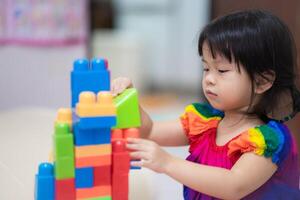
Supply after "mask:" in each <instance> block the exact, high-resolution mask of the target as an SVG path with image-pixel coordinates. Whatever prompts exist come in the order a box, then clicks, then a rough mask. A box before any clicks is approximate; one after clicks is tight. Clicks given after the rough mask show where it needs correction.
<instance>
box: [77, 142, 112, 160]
mask: <svg viewBox="0 0 300 200" xmlns="http://www.w3.org/2000/svg"><path fill="white" fill-rule="evenodd" d="M111 152H112V150H111V144H100V145H89V146H75V157H76V158H81V157H88V156H99V155H105V154H111Z"/></svg>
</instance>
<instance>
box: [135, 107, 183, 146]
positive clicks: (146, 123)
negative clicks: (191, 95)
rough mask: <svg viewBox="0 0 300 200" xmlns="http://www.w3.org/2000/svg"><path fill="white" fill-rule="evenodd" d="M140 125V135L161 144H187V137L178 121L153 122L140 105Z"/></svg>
mask: <svg viewBox="0 0 300 200" xmlns="http://www.w3.org/2000/svg"><path fill="white" fill-rule="evenodd" d="M140 113H141V121H142V126H141V128H140V131H141V137H142V138H146V139H150V140H153V141H154V142H156V143H158V144H159V145H161V146H183V145H188V139H187V137H186V135H185V134H184V131H183V128H182V125H181V123H180V121H179V119H177V120H173V121H164V122H153V121H152V119H151V118H150V116H149V115H148V113H146V112H145V110H144V109H143V108H142V107H140Z"/></svg>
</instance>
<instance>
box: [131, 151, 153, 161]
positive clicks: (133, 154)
mask: <svg viewBox="0 0 300 200" xmlns="http://www.w3.org/2000/svg"><path fill="white" fill-rule="evenodd" d="M148 157H149V156H148V154H147V152H143V151H134V152H131V153H130V158H131V159H134V160H138V159H143V160H147V159H148Z"/></svg>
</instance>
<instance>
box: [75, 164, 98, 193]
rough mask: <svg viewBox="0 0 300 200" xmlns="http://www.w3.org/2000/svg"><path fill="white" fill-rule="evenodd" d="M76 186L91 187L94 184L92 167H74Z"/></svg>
mask: <svg viewBox="0 0 300 200" xmlns="http://www.w3.org/2000/svg"><path fill="white" fill-rule="evenodd" d="M75 177H76V178H75V183H76V188H91V187H93V185H94V169H93V167H84V168H76V169H75Z"/></svg>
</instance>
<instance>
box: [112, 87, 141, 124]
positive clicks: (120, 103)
mask: <svg viewBox="0 0 300 200" xmlns="http://www.w3.org/2000/svg"><path fill="white" fill-rule="evenodd" d="M114 103H115V105H116V108H117V125H116V126H115V127H114V128H118V129H123V128H133V127H139V126H141V119H140V111H139V103H138V93H137V90H136V89H135V88H130V89H126V90H125V91H124V92H123V93H122V94H120V95H118V96H117V97H115V98H114Z"/></svg>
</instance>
